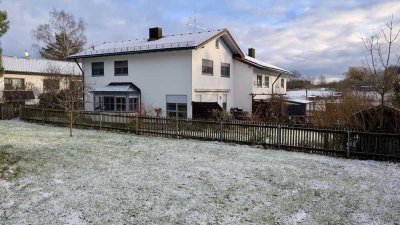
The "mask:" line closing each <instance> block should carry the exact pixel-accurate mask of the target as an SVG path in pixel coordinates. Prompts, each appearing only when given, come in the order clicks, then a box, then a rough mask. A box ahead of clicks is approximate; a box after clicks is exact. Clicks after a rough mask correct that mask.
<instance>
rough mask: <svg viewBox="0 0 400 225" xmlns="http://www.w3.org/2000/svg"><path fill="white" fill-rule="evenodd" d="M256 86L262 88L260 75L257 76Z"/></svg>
mask: <svg viewBox="0 0 400 225" xmlns="http://www.w3.org/2000/svg"><path fill="white" fill-rule="evenodd" d="M256 85H257V87H262V76H261V75H257V80H256Z"/></svg>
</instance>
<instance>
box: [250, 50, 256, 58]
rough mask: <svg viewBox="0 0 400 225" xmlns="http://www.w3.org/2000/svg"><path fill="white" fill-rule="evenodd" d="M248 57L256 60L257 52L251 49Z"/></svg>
mask: <svg viewBox="0 0 400 225" xmlns="http://www.w3.org/2000/svg"><path fill="white" fill-rule="evenodd" d="M248 56H250V57H252V58H256V50H255V49H254V48H249V54H248Z"/></svg>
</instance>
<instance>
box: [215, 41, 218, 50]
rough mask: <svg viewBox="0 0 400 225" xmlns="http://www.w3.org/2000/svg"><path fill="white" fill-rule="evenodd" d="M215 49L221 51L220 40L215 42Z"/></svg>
mask: <svg viewBox="0 0 400 225" xmlns="http://www.w3.org/2000/svg"><path fill="white" fill-rule="evenodd" d="M215 48H216V49H219V40H216V41H215Z"/></svg>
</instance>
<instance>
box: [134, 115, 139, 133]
mask: <svg viewBox="0 0 400 225" xmlns="http://www.w3.org/2000/svg"><path fill="white" fill-rule="evenodd" d="M135 123H136V134H139V116H138V115H136V121H135Z"/></svg>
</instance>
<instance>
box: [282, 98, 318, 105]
mask: <svg viewBox="0 0 400 225" xmlns="http://www.w3.org/2000/svg"><path fill="white" fill-rule="evenodd" d="M287 101H288V102H294V103H301V104H310V103H313V101H309V100H304V99H299V98H289V99H287Z"/></svg>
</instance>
